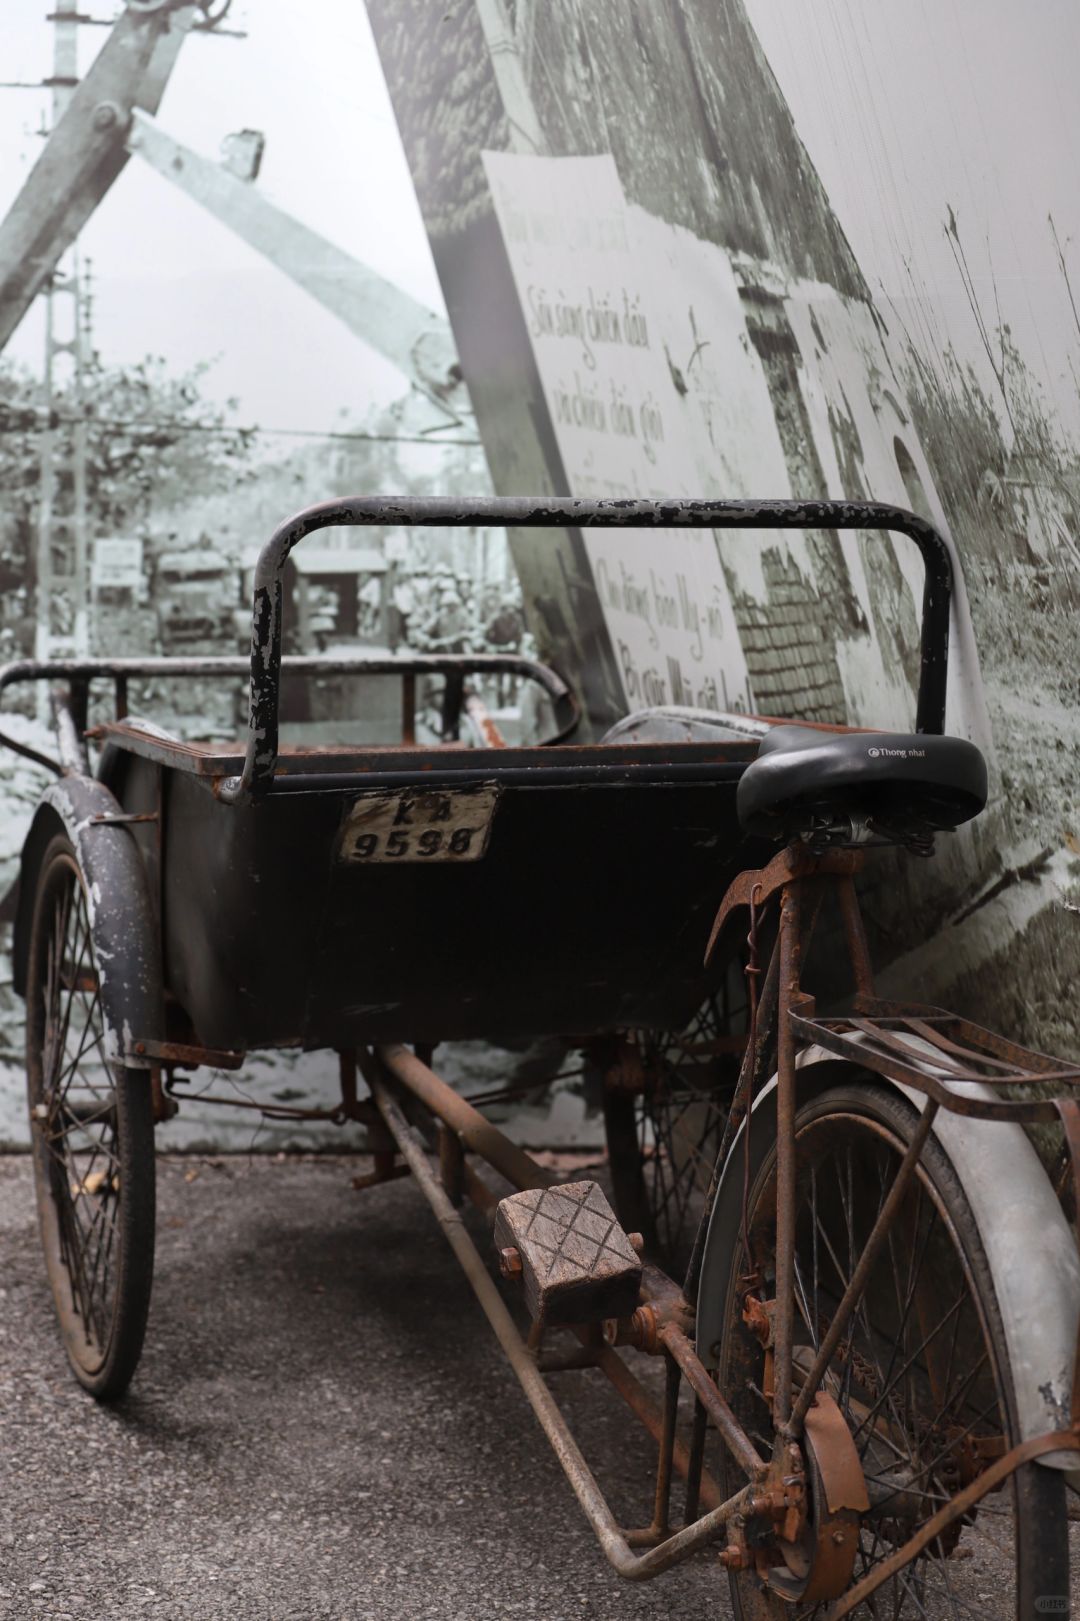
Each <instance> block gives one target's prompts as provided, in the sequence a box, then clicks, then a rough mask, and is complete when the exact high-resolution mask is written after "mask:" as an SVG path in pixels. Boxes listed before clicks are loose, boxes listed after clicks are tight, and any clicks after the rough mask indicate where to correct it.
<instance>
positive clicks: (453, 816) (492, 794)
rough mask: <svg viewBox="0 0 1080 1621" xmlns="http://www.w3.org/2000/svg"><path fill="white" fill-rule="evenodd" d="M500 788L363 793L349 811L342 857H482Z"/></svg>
mask: <svg viewBox="0 0 1080 1621" xmlns="http://www.w3.org/2000/svg"><path fill="white" fill-rule="evenodd" d="M498 797H499V789H498V787H497V785H496V784H494V783H481V784H480V785H479V786H477V787H475V788H423V789H417V790H411V789H402V788H395V789H392V790H390V791H388V792H384V791H382V790H376V791H373V792H372V793H368V794H361V795H360V797H359V799H356V800H354V801H353V803H352V805H350V807H349V810H348V813H347V815H346V817H345V826H344V828H343V829H342V835H341V844H340V847H339V851H338V859H339V860H340V861H348V862H351V863H353V864H354V865H363V864H365V863H372V862H377V861H400V862H406V861H416V862H424V861H431V862H434V861H479V860H480V859H481V858H482V857H483V856H484V855H485V854H486V852H487V847H488V839H489V838H490V836H491V823H492V820H493V818H494V815H495V806H496V803H497V801H498Z"/></svg>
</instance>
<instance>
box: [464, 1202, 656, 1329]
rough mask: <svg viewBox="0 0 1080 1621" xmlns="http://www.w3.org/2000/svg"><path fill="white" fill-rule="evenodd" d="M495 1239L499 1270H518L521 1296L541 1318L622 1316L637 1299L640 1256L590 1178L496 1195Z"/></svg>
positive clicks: (512, 1274)
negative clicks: (510, 1194) (507, 1196)
mask: <svg viewBox="0 0 1080 1621" xmlns="http://www.w3.org/2000/svg"><path fill="white" fill-rule="evenodd" d="M495 1244H496V1247H497V1249H498V1250H499V1254H500V1263H501V1266H502V1271H503V1274H504V1276H506V1277H516V1276H520V1277H521V1279H522V1282H523V1283H524V1286H525V1304H526V1305H527V1306H528V1308H529V1312H530V1314H531V1316H532V1317H533V1318H534V1319H535V1320H536V1321H537V1322H539V1323H543V1324H544V1325H545V1326H547V1325H550V1326H554V1325H556V1324H559V1323H592V1322H598V1321H600V1320H602V1319H603V1318H606V1317H628V1316H629V1315H630V1314H631V1312H633V1310H634V1309H635V1307H636V1306H637V1303H638V1293H639V1291H640V1288H641V1259H640V1257H639V1256H638V1255H637V1254H636V1253H635V1251H634V1248H633V1246H632V1245H631V1243H630V1240H629V1239H628V1238H627V1236H626V1234H625V1233H624V1232H623V1230H622V1228H621V1227H620V1226H619V1223H618V1221H617V1220H616V1217H615V1212H614V1211H613V1210H612V1208H611V1206H610V1205H609V1204H608V1202H607V1199H606V1198H605V1197H604V1193H603V1190H602V1189H601V1187H600V1185H599V1183H597V1182H564V1183H562V1184H560V1186H558V1187H554V1188H527V1189H526V1191H525V1192H524V1193H515V1194H513V1195H512V1196H511V1197H510V1198H508V1199H503V1200H501V1201H500V1203H499V1207H498V1210H497V1211H496V1213H495Z"/></svg>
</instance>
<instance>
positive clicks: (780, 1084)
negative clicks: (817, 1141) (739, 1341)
mask: <svg viewBox="0 0 1080 1621" xmlns="http://www.w3.org/2000/svg"><path fill="white" fill-rule="evenodd" d="M799 901H800V893H799V885H798V883H797V882H796V883H791V884H785V885H784V889H783V893H782V895H781V899H780V992H779V997H780V999H779V1008H778V1029H777V1055H776V1057H777V1065H776V1067H777V1085H776V1315H775V1317H774V1332H775V1356H776V1363H775V1366H776V1373H775V1381H776V1383H775V1397H774V1405H773V1418H774V1422H775V1423H776V1425H777V1427H778V1428H782V1427H783V1426H784V1425H785V1424H786V1422H787V1419H788V1416H789V1414H790V1412H791V1377H792V1367H791V1364H792V1344H793V1338H794V1329H795V1093H796V1074H795V1031H794V1028H793V1027H792V1023H791V1008H792V1004H793V1003H794V1002H795V1001H796V1000H797V998H798V995H799V965H800V956H801V953H800V941H799Z"/></svg>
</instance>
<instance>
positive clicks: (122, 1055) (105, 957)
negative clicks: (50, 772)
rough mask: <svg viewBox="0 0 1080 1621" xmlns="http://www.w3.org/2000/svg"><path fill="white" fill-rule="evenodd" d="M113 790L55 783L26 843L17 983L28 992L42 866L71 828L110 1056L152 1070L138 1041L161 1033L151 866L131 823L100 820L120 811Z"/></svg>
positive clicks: (85, 780) (76, 781)
mask: <svg viewBox="0 0 1080 1621" xmlns="http://www.w3.org/2000/svg"><path fill="white" fill-rule="evenodd" d="M121 814H122V811H121V807H120V805H119V804H118V803H117V801H116V799H115V798H114V797H113V795H112V794H111V793H110V792H109V790H108V789H107V788H106V787H105V786H104V784H102V783H100V782H96V781H95V780H94V779H93V778H91V777H82V776H75V775H72V776H67V777H62V778H60V779H59V781H57V782H54V783H51V784H50V786H49V787H48V788H47V789H46V790H45V793H44V794H43V795H42V798H41V803H40V805H39V806H38V809H37V812H36V813H35V816H34V820H33V822H32V824H31V827H30V832H29V833H28V835H27V838H26V842H25V844H24V845H23V850H22V858H21V862H20V867H19V900H18V911H17V914H16V918H15V932H14V943H13V944H14V950H13V961H14V981H15V989H16V990H17V991H18V992H19V994H20V995H23V996H25V994H26V973H27V963H28V959H29V952H30V931H31V928H32V925H33V916H34V902H35V898H36V895H37V889H38V880H39V877H40V871H41V863H42V859H43V857H44V854H45V851H46V849H47V847H48V845H49V843H50V841H51V840H52V839H53V838H54V837H55V835H56V834H57V833H61V832H63V833H66V834H67V836H68V838H69V839H70V840H71V843H72V845H73V846H74V849H75V853H76V856H77V857H78V861H79V866H80V867H81V869H82V873H83V877H84V878H85V880H86V891H87V904H88V908H89V913H90V928H91V933H92V936H93V941H94V953H95V956H96V958H97V965H98V976H99V982H100V986H101V1006H102V1014H103V1021H104V1026H105V1056H106V1058H107V1059H108V1060H109V1061H110V1062H112V1063H123V1064H124V1065H125V1066H126V1067H127V1068H129V1069H149V1068H150V1066H151V1062H152V1061H151V1060H150V1059H149V1058H141V1057H140V1056H139V1055H138V1054H137V1053H136V1052H135V1043H136V1041H139V1040H147V1039H148V1040H160V1039H161V1037H162V1035H163V1025H164V1018H163V1011H162V1009H163V1001H162V980H161V955H160V950H159V945H158V938H157V930H156V928H155V925H154V914H153V908H152V906H151V903H150V892H149V887H148V884H147V879H146V869H145V867H144V866H143V860H142V856H141V855H140V853H139V848H138V845H137V844H136V842H135V839H134V837H133V836H132V833H131V830H130V828H128V827H126V826H124V825H123V824H120V825H113V826H110V825H109V824H108V823H103V822H101V821H98V820H95V819H96V818H100V817H109V816H118V815H121Z"/></svg>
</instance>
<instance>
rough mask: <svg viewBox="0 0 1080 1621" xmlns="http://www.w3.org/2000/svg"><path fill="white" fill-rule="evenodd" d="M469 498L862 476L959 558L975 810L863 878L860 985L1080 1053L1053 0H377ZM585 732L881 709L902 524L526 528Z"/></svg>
mask: <svg viewBox="0 0 1080 1621" xmlns="http://www.w3.org/2000/svg"><path fill="white" fill-rule="evenodd" d="M368 11H369V15H370V17H371V21H372V25H373V28H374V32H375V36H376V39H377V41H378V45H379V49H380V53H381V57H382V61H383V65H384V67H385V69H386V73H387V79H388V82H389V85H390V89H391V93H392V96H393V99H394V105H395V110H396V113H397V117H398V122H399V125H400V128H401V131H402V135H403V139H404V144H405V150H406V153H407V154H408V157H409V161H410V165H411V169H412V174H413V178H414V181H415V183H416V189H417V195H418V198H419V201H420V205H421V208H422V210H423V213H424V218H425V222H426V225H427V229H428V233H429V236H430V240H431V244H432V251H433V254H434V257H435V262H436V264H437V266H438V269H439V273H440V276H441V278H442V282H443V287H444V291H445V294H446V299H447V306H448V309H449V312H450V315H451V319H452V321H453V324H454V332H455V336H456V339H457V342H458V347H459V351H460V354H461V357H462V363H463V366H464V370H465V375H466V378H467V379H468V382H469V386H470V389H471V390H472V396H473V402H474V405H475V408H476V412H477V420H478V422H479V424H480V427H481V431H482V433H483V437H484V442H485V446H486V448H487V452H488V458H489V461H490V464H491V469H492V476H493V479H494V481H495V484H496V486H497V487H498V488H499V489H500V490H504V491H506V492H508V493H509V492H511V491H512V492H514V493H520V492H522V491H524V490H528V489H533V488H550V489H553V490H557V491H565V492H570V493H574V494H581V495H587V494H595V495H624V494H625V495H629V494H642V495H654V494H655V495H663V494H680V495H718V496H768V495H777V496H780V495H795V496H805V497H814V496H825V495H831V496H841V495H846V496H850V497H864V496H869V497H873V498H877V499H880V500H884V501H890V502H897V503H899V504H901V505H904V506H907V507H910V508H913V509H914V510H916V511H918V512H920V513H922V514H924V515H926V516H929V517H930V518H932V519H933V521H934V522H935V523H937V524H938V526H939V527H940V528H941V529H942V530H943V531H944V533H945V534H946V535H947V536H948V537H949V539H950V540H951V542H952V545H953V547H954V549H955V553H956V557H957V562H958V578H959V589H958V593H957V603H956V612H955V616H954V624H953V637H952V653H951V660H952V662H951V679H950V694H949V726H950V729H951V730H954V731H956V732H959V733H963V734H965V735H968V736H970V737H972V738H974V739H976V740H977V741H978V742H979V744H980V745H981V747H983V748H984V750H985V751H986V752H987V754H988V755H989V756H990V758H991V761H992V766H993V775H994V802H993V805H992V807H991V808H990V810H989V811H988V812H987V814H986V815H985V816H984V817H983V818H982V819H981V821H980V822H979V823H977V824H976V825H975V827H974V829H973V830H972V832H971V834H970V836H967V837H964V838H962V839H957V840H955V841H953V842H952V844H951V846H950V848H949V849H948V851H946V852H942V854H940V855H939V857H938V858H937V860H936V861H935V862H934V863H933V865H932V866H930V867H927V868H925V869H922V870H915V871H903V870H900V869H894V870H892V871H889V870H888V869H884V868H882V869H879V876H878V881H877V884H876V887H875V889H874V892H873V894H872V895H871V896H870V897H869V910H870V913H871V916H872V917H873V919H874V922H875V925H876V929H877V934H878V942H877V944H878V950H879V954H881V955H883V956H884V958H885V959H886V960H889V959H891V968H890V970H889V973H888V975H887V983H888V984H890V985H891V986H893V987H895V988H897V989H903V990H905V991H907V992H908V993H910V994H914V993H916V992H918V994H920V995H923V996H926V997H927V998H929V999H935V998H950V999H951V1000H953V1001H954V1002H957V1003H958V1004H959V1005H961V1006H963V1007H964V1008H965V1009H966V1011H968V1012H969V1013H971V1014H972V1015H974V1016H976V1017H981V1018H985V1019H986V1020H987V1022H990V1023H997V1024H998V1025H1002V1024H1004V1026H1005V1027H1006V1028H1008V1029H1010V1030H1011V1031H1012V1032H1013V1033H1014V1034H1017V1035H1021V1036H1023V1037H1024V1038H1025V1039H1027V1040H1029V1041H1031V1042H1032V1043H1033V1044H1036V1045H1039V1044H1043V1045H1046V1046H1049V1047H1052V1048H1053V1047H1056V1048H1058V1049H1060V1050H1065V1051H1070V1050H1071V1051H1075V1050H1076V1049H1077V1042H1078V1032H1077V1026H1076V1020H1075V1012H1074V1009H1073V1005H1072V1000H1071V996H1070V987H1071V986H1072V985H1073V983H1074V982H1075V977H1076V972H1075V971H1076V967H1077V963H1078V960H1080V928H1078V925H1080V917H1078V915H1077V913H1076V910H1075V900H1076V886H1077V876H1078V873H1080V864H1078V862H1077V856H1078V854H1080V837H1078V827H1080V823H1078V809H1077V796H1078V776H1080V771H1078V767H1080V750H1078V725H1077V699H1078V696H1080V689H1078V684H1077V682H1078V678H1077V670H1076V663H1075V657H1074V654H1073V641H1074V628H1073V627H1074V626H1075V616H1076V611H1077V606H1078V602H1080V566H1078V565H1080V458H1078V449H1080V440H1078V434H1080V391H1078V365H1080V322H1078V320H1077V306H1076V301H1075V292H1074V288H1075V282H1076V278H1077V277H1080V248H1078V247H1077V245H1076V243H1075V242H1074V234H1075V233H1076V232H1077V227H1078V226H1080V218H1078V215H1077V203H1076V198H1077V189H1076V184H1075V182H1076V162H1075V153H1076V151H1077V150H1078V143H1077V137H1078V134H1080V130H1078V129H1077V122H1078V115H1077V113H1076V110H1075V105H1074V102H1073V99H1072V98H1071V97H1070V95H1069V91H1068V82H1067V66H1066V64H1067V63H1069V62H1070V61H1075V60H1076V54H1077V47H1078V45H1080V25H1078V24H1077V21H1076V18H1075V16H1074V14H1073V13H1072V12H1070V11H1069V10H1067V9H1066V8H1064V7H1059V6H1048V7H1042V8H1040V9H1039V12H1038V15H1037V16H1035V15H1032V14H1031V13H1030V11H1028V10H1027V9H1026V8H1021V7H1017V6H1015V5H1014V4H1011V3H1010V0H996V3H995V4H994V5H993V6H992V7H991V8H990V10H989V11H988V12H986V11H984V12H980V17H979V22H978V26H977V27H975V26H974V25H973V23H972V21H971V19H970V18H968V17H967V16H966V14H964V13H963V12H962V8H957V7H954V6H945V7H927V6H924V5H921V4H920V5H918V6H916V7H914V8H913V7H911V6H909V5H904V6H901V5H898V4H891V3H890V4H886V5H883V6H877V7H873V8H867V7H863V6H861V5H859V4H857V3H856V0H814V3H811V4H805V3H799V0H780V3H777V0H746V3H744V0H662V3H660V4H654V3H652V0H648V3H646V0H628V3H627V4H625V5H619V6H615V5H612V4H607V3H601V0H549V3H545V4H543V5H540V4H537V3H534V0H516V3H511V0H468V3H465V0H462V3H460V4H451V5H448V6H446V7H442V8H440V15H439V17H438V18H437V19H436V17H435V15H434V12H433V11H432V10H431V9H430V8H428V7H426V6H424V5H422V4H420V3H417V0H369V4H368ZM516 558H517V563H518V569H519V572H520V574H521V577H522V579H523V582H524V583H525V596H526V602H527V603H528V605H529V609H530V612H531V615H532V623H533V625H534V629H535V632H536V635H537V637H538V639H539V641H540V644H541V647H542V648H543V649H544V650H545V651H549V652H550V653H551V654H552V656H556V657H561V659H562V662H563V663H564V664H565V663H567V662H573V661H576V663H577V666H578V672H579V677H580V679H581V680H582V682H583V684H584V685H585V686H586V687H587V689H588V691H589V694H590V702H591V707H592V713H593V716H594V720H595V722H596V724H597V725H603V724H605V723H606V722H607V720H608V719H609V717H610V715H611V714H612V713H614V712H625V711H626V710H627V709H633V708H637V707H641V706H643V705H649V704H655V703H677V704H692V705H703V706H706V707H713V706H720V707H726V708H736V709H738V708H752V709H754V710H756V711H757V712H758V713H765V714H771V715H785V716H791V717H795V718H804V719H814V720H820V721H836V722H845V723H848V724H863V725H878V726H883V727H906V726H907V725H908V724H910V717H911V715H912V705H913V690H914V680H915V665H916V646H917V604H918V601H919V564H918V560H917V557H916V556H915V555H914V554H913V552H912V551H911V550H910V549H909V548H907V547H906V545H905V543H904V542H903V541H902V540H899V539H898V540H897V541H895V542H893V541H891V540H889V539H888V538H887V537H885V536H882V535H865V536H860V537H858V538H851V537H845V538H843V539H842V538H841V537H839V536H838V535H836V534H832V533H828V532H822V533H817V534H810V535H807V536H806V537H805V538H801V539H792V538H790V537H787V538H785V537H781V536H775V537H771V538H767V539H766V540H765V543H764V544H761V543H760V541H757V540H749V541H748V540H747V538H746V537H743V536H738V537H732V536H724V535H719V534H718V535H716V536H715V537H714V536H709V537H702V536H697V537H694V538H688V537H686V536H679V535H674V534H672V535H670V536H665V537H660V536H653V537H647V536H644V535H642V536H640V537H638V538H636V539H632V540H631V541H630V543H629V544H626V543H623V542H622V540H621V538H620V539H615V538H613V537H610V536H606V535H605V536H601V537H597V536H595V535H567V536H566V537H565V538H564V539H563V541H562V546H561V550H560V551H559V552H558V554H557V556H555V557H554V558H553V557H552V556H551V554H550V553H548V554H546V555H545V556H544V557H541V556H540V555H539V554H538V551H537V549H535V548H528V547H526V546H522V547H518V548H517V550H516Z"/></svg>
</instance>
